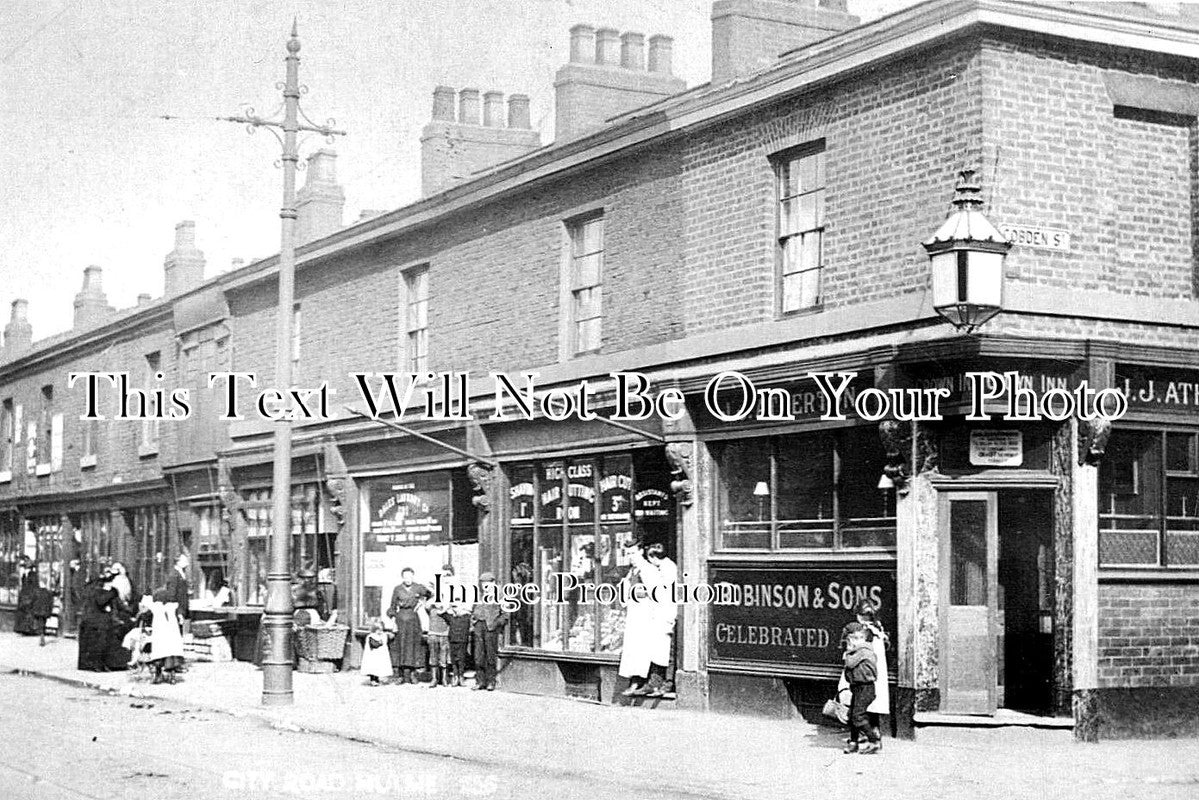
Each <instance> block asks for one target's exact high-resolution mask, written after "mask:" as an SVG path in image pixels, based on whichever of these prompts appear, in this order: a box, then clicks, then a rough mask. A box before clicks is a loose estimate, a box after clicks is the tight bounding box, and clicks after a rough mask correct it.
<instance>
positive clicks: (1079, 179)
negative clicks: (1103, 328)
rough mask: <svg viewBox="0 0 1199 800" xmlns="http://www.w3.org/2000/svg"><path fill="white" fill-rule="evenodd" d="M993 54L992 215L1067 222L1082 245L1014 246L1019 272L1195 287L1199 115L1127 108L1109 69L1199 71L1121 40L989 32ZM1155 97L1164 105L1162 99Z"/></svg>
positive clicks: (1036, 223) (1001, 220) (1035, 278)
mask: <svg viewBox="0 0 1199 800" xmlns="http://www.w3.org/2000/svg"><path fill="white" fill-rule="evenodd" d="M982 64H983V69H984V71H985V74H986V79H985V82H984V92H985V97H986V102H985V104H984V114H985V118H986V123H985V125H986V133H987V137H986V138H987V145H986V148H985V159H984V172H983V178H984V190H985V192H986V194H987V196H989V197H991V198H992V203H991V206H990V216H991V220H992V221H993V222H994V223H995V224H996V225H999V226H1003V225H1005V224H1008V225H1024V226H1032V227H1042V228H1056V229H1061V230H1066V231H1069V232H1070V234H1071V239H1072V244H1071V250H1070V252H1055V251H1052V250H1045V249H1033V248H1028V247H1019V246H1017V247H1015V248H1013V250H1012V252H1011V253H1010V254H1009V256H1008V262H1007V267H1008V277H1009V279H1011V280H1014V281H1018V282H1024V283H1031V284H1036V285H1046V286H1055V287H1063V288H1081V289H1092V290H1102V291H1105V292H1111V293H1114V294H1123V295H1140V296H1144V297H1149V298H1161V299H1189V298H1191V297H1194V296H1195V294H1194V284H1195V274H1196V273H1195V253H1194V244H1193V240H1194V236H1193V232H1192V225H1193V222H1192V219H1193V217H1194V208H1193V205H1194V203H1193V197H1194V191H1195V190H1194V185H1195V181H1196V172H1195V170H1196V166H1195V157H1194V155H1193V153H1194V131H1193V122H1194V121H1193V119H1191V120H1189V121H1187V120H1183V119H1182V118H1179V117H1170V116H1167V115H1162V114H1160V113H1152V112H1150V113H1144V112H1139V111H1137V112H1132V113H1128V112H1125V111H1121V112H1120V113H1119V115H1118V114H1117V112H1116V109H1115V108H1114V106H1113V100H1112V97H1111V96H1110V95H1109V92H1108V90H1107V85H1106V83H1105V77H1106V78H1109V79H1114V80H1118V79H1119V76H1120V75H1121V74H1127V75H1153V76H1156V77H1159V78H1161V79H1162V80H1166V79H1169V80H1171V81H1186V82H1189V83H1192V84H1194V83H1196V82H1199V74H1196V73H1195V72H1194V71H1193V70H1192V71H1189V72H1188V71H1186V70H1180V69H1179V68H1178V67H1177V65H1169V64H1163V63H1158V62H1156V61H1154V60H1152V59H1149V58H1142V57H1132V56H1129V55H1126V54H1123V53H1121V52H1119V51H1109V52H1108V53H1106V54H1104V53H1099V52H1097V51H1091V50H1082V49H1077V48H1070V47H1063V46H1061V45H1060V44H1053V43H1050V42H1039V43H1038V42H1037V41H1035V40H1032V39H1028V40H1025V41H1022V42H1020V43H1015V42H1008V41H1003V40H998V39H988V40H986V41H985V42H984V44H983V48H982ZM1145 103H1146V104H1148V105H1152V103H1153V100H1152V98H1146V99H1145ZM1088 311H1092V312H1093V311H1096V309H1088ZM1156 340H1157V335H1153V334H1151V336H1150V341H1156Z"/></svg>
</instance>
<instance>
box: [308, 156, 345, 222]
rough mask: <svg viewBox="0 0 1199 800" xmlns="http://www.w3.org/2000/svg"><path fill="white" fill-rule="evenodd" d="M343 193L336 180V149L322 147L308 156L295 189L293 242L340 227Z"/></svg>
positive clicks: (343, 201)
mask: <svg viewBox="0 0 1199 800" xmlns="http://www.w3.org/2000/svg"><path fill="white" fill-rule="evenodd" d="M345 205H346V195H345V192H344V191H342V188H341V186H339V185H338V184H337V153H335V152H333V151H332V150H329V149H326V148H322V149H320V150H317V151H316V152H315V153H313V154H312V155H310V156H308V169H307V170H306V177H305V178H304V187H303V188H302V189H300V191H298V192H296V244H297V245H303V244H308V243H309V242H312V241H316V240H317V239H321V238H324V237H325V236H328V235H329V234H331V233H333V232H334V231H338V230H341V218H342V214H343V213H344V211H345Z"/></svg>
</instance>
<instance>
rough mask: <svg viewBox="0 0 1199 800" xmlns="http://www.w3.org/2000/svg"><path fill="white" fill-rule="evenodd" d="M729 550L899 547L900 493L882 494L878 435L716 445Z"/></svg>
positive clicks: (723, 540)
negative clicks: (897, 503) (897, 495)
mask: <svg viewBox="0 0 1199 800" xmlns="http://www.w3.org/2000/svg"><path fill="white" fill-rule="evenodd" d="M713 450H714V455H715V457H716V462H717V470H718V478H717V483H716V485H717V499H718V504H719V512H718V513H719V514H720V523H719V525H718V529H719V530H718V536H719V538H718V548H719V549H722V550H770V551H775V550H779V551H793V550H840V549H853V548H891V547H894V546H895V492H894V490H892V489H879V488H878V481H879V476H880V475H882V474H883V466H884V453H883V450H882V445H881V443H880V442H879V440H878V435H877V432H876V431H875V430H874V429H872V428H863V429H859V428H850V429H844V430H840V431H836V432H828V431H820V432H815V433H806V434H794V435H787V436H763V437H756V438H751V439H740V440H733V441H727V442H720V443H717V444H714V445H713Z"/></svg>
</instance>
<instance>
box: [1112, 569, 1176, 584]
mask: <svg viewBox="0 0 1199 800" xmlns="http://www.w3.org/2000/svg"><path fill="white" fill-rule="evenodd" d="M1099 582H1100V583H1175V582H1182V583H1199V566H1189V567H1100V568H1099Z"/></svg>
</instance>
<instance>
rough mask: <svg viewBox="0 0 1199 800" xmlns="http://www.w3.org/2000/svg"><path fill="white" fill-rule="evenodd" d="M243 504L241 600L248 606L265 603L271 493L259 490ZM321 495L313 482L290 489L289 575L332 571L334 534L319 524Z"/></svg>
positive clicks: (326, 526)
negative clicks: (244, 530)
mask: <svg viewBox="0 0 1199 800" xmlns="http://www.w3.org/2000/svg"><path fill="white" fill-rule="evenodd" d="M244 497H245V502H244V505H243V509H244V513H245V516H246V572H245V576H244V584H243V585H244V597H245V602H246V603H247V604H248V605H263V604H264V603H265V602H266V576H267V572H268V571H269V570H268V567H269V565H270V537H271V517H272V507H273V505H272V504H273V500H272V492H271V490H270V489H258V490H253V491H249V492H246V493H245V495H244ZM322 522H323V520H322V516H321V493H320V490H319V488H318V487H317V485H316V484H315V483H306V484H302V485H300V486H294V487H292V494H291V537H292V539H291V549H290V552H291V564H290V566H289V569H290V571H291V574H292V575H295V574H296V573H298V572H299V571H300V570H301V569H304V568H306V567H307V568H311V569H314V570H316V571H317V572H318V573H319V572H320V571H321V570H323V569H333V568H334V567H335V564H334V556H335V549H334V548H335V546H336V539H337V534H336V533H329V532H327V528H328V523H327V522H325V523H324V524H322Z"/></svg>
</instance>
